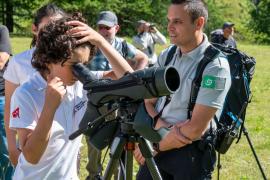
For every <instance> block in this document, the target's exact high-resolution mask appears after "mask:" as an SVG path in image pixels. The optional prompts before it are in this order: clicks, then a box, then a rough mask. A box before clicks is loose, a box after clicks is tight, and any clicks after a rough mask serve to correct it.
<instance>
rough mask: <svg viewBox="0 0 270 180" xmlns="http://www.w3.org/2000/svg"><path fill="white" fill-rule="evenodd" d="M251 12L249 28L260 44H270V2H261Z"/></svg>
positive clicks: (265, 0)
mask: <svg viewBox="0 0 270 180" xmlns="http://www.w3.org/2000/svg"><path fill="white" fill-rule="evenodd" d="M256 5H257V6H256V7H254V8H253V9H252V10H251V11H250V14H251V17H252V18H251V19H250V21H249V27H250V28H251V29H252V30H253V32H254V33H255V38H256V40H257V41H258V42H262V43H270V26H269V24H270V16H269V12H270V0H260V2H259V3H257V4H256Z"/></svg>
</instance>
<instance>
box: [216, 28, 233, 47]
mask: <svg viewBox="0 0 270 180" xmlns="http://www.w3.org/2000/svg"><path fill="white" fill-rule="evenodd" d="M211 42H213V43H217V44H221V45H223V46H227V47H233V48H237V46H236V41H235V40H234V38H233V37H232V36H230V37H229V38H228V39H227V38H225V37H224V36H223V31H222V29H217V30H215V31H212V32H211Z"/></svg>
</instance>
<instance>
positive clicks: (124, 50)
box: [122, 40, 128, 59]
mask: <svg viewBox="0 0 270 180" xmlns="http://www.w3.org/2000/svg"><path fill="white" fill-rule="evenodd" d="M122 55H123V58H124V59H127V56H128V45H127V41H126V40H124V41H122Z"/></svg>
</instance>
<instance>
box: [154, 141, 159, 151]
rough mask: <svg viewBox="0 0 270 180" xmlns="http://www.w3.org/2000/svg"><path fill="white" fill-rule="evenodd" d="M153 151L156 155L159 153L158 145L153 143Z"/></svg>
mask: <svg viewBox="0 0 270 180" xmlns="http://www.w3.org/2000/svg"><path fill="white" fill-rule="evenodd" d="M153 149H154V150H155V151H156V152H157V153H160V149H159V143H153Z"/></svg>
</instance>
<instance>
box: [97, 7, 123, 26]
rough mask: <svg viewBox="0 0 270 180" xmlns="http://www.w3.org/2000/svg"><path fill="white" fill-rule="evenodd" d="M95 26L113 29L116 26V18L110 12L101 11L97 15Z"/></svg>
mask: <svg viewBox="0 0 270 180" xmlns="http://www.w3.org/2000/svg"><path fill="white" fill-rule="evenodd" d="M97 24H98V25H99V24H102V25H105V26H109V27H113V26H114V25H117V24H118V19H117V16H116V15H115V14H114V13H113V12H111V11H102V12H100V13H99V15H98V20H97Z"/></svg>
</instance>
